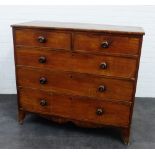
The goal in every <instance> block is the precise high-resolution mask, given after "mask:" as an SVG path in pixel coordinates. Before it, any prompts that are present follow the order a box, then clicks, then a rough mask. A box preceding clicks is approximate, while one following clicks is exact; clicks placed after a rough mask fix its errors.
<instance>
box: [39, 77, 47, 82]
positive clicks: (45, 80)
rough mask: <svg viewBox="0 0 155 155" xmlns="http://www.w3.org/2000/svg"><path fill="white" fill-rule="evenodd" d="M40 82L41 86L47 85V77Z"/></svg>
mask: <svg viewBox="0 0 155 155" xmlns="http://www.w3.org/2000/svg"><path fill="white" fill-rule="evenodd" d="M39 81H40V84H46V83H47V79H46V78H45V77H41V78H40V80H39Z"/></svg>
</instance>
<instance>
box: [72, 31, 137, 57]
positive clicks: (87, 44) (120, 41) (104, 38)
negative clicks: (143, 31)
mask: <svg viewBox="0 0 155 155" xmlns="http://www.w3.org/2000/svg"><path fill="white" fill-rule="evenodd" d="M106 42H107V44H108V45H107V47H106V46H105V47H104V46H103V47H102V44H103V43H106ZM138 48H139V38H136V37H131V36H111V35H100V34H91V33H77V34H76V33H75V35H74V50H75V51H81V52H85V51H89V52H92V53H96V52H105V53H121V54H133V55H136V54H138Z"/></svg>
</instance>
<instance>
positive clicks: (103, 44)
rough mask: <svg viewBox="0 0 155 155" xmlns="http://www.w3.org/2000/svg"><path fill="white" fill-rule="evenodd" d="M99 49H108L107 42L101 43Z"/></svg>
mask: <svg viewBox="0 0 155 155" xmlns="http://www.w3.org/2000/svg"><path fill="white" fill-rule="evenodd" d="M101 47H102V48H108V47H109V43H108V41H104V42H102V43H101Z"/></svg>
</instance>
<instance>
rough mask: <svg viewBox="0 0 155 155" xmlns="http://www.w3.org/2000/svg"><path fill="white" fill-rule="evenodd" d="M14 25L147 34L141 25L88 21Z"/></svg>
mask: <svg viewBox="0 0 155 155" xmlns="http://www.w3.org/2000/svg"><path fill="white" fill-rule="evenodd" d="M12 27H26V28H46V29H63V30H82V31H100V32H101V31H102V32H107V33H121V34H135V35H144V34H145V32H144V30H143V29H142V28H141V27H134V26H115V25H103V24H88V23H69V22H49V21H32V22H25V23H19V24H14V25H12Z"/></svg>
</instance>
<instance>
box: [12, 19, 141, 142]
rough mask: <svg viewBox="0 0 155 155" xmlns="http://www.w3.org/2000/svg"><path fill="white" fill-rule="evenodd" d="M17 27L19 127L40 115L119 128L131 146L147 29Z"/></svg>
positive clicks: (54, 24) (31, 24)
mask: <svg viewBox="0 0 155 155" xmlns="http://www.w3.org/2000/svg"><path fill="white" fill-rule="evenodd" d="M12 28H13V39H14V55H15V68H16V83H17V93H18V111H19V122H20V123H22V122H23V120H24V118H25V115H26V114H27V113H36V114H39V115H42V116H44V117H48V118H51V119H52V120H54V121H57V122H59V123H62V122H68V121H71V122H73V123H75V124H77V125H81V126H84V127H104V126H111V127H117V128H119V129H120V131H121V135H122V138H123V140H124V142H125V143H128V142H129V135H130V127H131V120H132V113H133V106H134V99H135V91H136V83H137V76H138V68H139V61H140V54H141V46H142V39H143V35H144V31H143V29H142V28H140V27H122V26H111V25H96V24H79V23H61V22H39V21H35V22H27V23H22V24H16V25H12Z"/></svg>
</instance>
